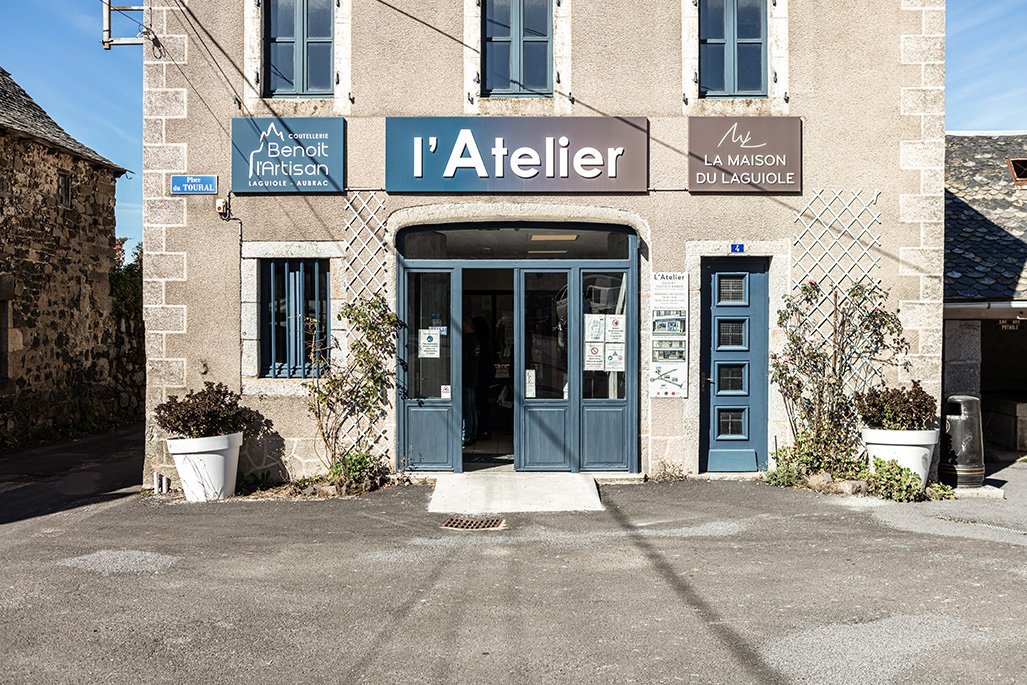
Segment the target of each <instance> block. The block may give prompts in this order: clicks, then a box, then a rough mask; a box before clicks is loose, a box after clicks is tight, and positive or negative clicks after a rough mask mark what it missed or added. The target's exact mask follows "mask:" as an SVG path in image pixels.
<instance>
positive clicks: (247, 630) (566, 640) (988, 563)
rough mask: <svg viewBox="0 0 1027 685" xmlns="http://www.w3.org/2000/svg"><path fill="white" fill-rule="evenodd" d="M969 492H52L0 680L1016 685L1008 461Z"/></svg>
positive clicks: (1016, 587)
mask: <svg viewBox="0 0 1027 685" xmlns="http://www.w3.org/2000/svg"><path fill="white" fill-rule="evenodd" d="M93 468H95V467H93V466H87V467H86V469H87V470H89V469H93ZM15 470H17V469H15ZM22 471H24V469H22ZM66 477H67V476H64V477H62V478H66ZM993 477H996V478H1002V479H1004V480H1006V481H1007V485H1006V488H1007V495H1008V496H1009V499H1007V500H1005V501H984V500H973V501H965V502H940V503H927V504H922V505H895V504H887V503H880V502H878V501H876V500H870V499H856V498H842V497H837V496H824V495H816V494H812V493H809V492H800V491H794V490H784V489H779V488H773V487H770V486H767V485H764V484H762V483H738V482H703V481H694V480H689V481H682V482H673V483H647V484H642V485H623V486H604V487H603V488H602V491H601V495H602V498H603V502H604V504H605V505H606V510H605V511H597V512H577V513H558V514H544V513H532V514H510V515H506V516H505V517H504V518H505V527H504V528H503V529H501V530H494V531H485V532H466V531H454V530H447V529H443V528H441V527H440V526H441V524H442V523H443V522H444V521H445V520H446V518H447V515H444V514H430V513H428V512H427V510H426V509H427V503H428V500H429V498H430V495H431V489H430V486H409V487H395V488H390V489H387V490H384V491H381V492H378V493H373V494H371V495H369V496H367V497H364V498H361V499H351V500H328V501H318V502H282V501H242V500H234V501H227V502H220V503H208V504H186V503H184V502H182V501H180V500H168V499H163V498H153V497H146V496H140V495H132V494H127V493H124V492H123V493H120V494H118V493H112V492H108V493H107V494H108V495H112V496H110V497H106V498H104V497H99V495H101V494H103V493H98V492H93V493H91V494H88V496H82V495H75V497H77V498H78V499H74V498H71V499H69V498H65V499H62V500H61V502H62V503H61V504H60V505H58V506H56V508H54V509H53V511H51V512H50V513H43V510H44V509H45V507H43V506H39V507H37V508H36V509H37V510H38V512H39V513H35V514H33V515H23V516H18V515H11V514H10V513H8V514H7V518H6V519H4V520H5V521H6V522H5V523H3V524H2V525H0V682H3V683H47V684H49V683H140V682H142V683H192V682H216V683H249V684H252V683H271V682H274V683H411V682H418V683H422V682H426V683H447V684H448V683H680V682H685V683H689V682H690V683H787V682H797V683H885V682H896V683H942V682H944V683H952V682H959V683H1013V682H1019V681H1023V680H1025V679H1027V655H1025V650H1024V645H1025V639H1024V637H1023V631H1024V626H1025V625H1027V549H1025V547H1027V515H1024V514H1027V511H1025V510H1024V507H1023V499H1022V498H1023V497H1024V496H1027V492H1025V490H1027V488H1024V486H1025V485H1027V465H1015V466H1010V467H1008V468H1006V469H1005V470H1003V471H1002V472H1000V473H999V474H996V475H995V476H993ZM117 481H118V479H117V478H112V479H111V480H110V481H109V485H111V486H114V485H117V484H118V482H117ZM50 482H51V483H52V484H54V485H56V484H58V483H63V482H64V481H63V480H61V479H58V480H52V481H50ZM3 487H7V486H3ZM29 487H34V486H33V485H31V484H29V485H22V486H20V487H18V488H16V489H13V490H11V489H7V490H6V491H0V502H4V504H2V505H0V509H2V510H4V511H8V512H9V510H10V507H8V506H7V504H6V502H7V501H8V500H7V498H8V497H9V496H10V495H16V494H17V493H19V492H23V491H26V488H29ZM101 489H109V488H101ZM113 495H117V496H116V497H115V496H113ZM51 504H52V503H51Z"/></svg>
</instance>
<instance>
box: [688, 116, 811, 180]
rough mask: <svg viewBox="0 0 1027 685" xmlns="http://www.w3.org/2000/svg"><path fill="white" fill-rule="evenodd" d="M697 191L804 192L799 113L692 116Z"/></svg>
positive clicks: (691, 169) (691, 176) (691, 157)
mask: <svg viewBox="0 0 1027 685" xmlns="http://www.w3.org/2000/svg"><path fill="white" fill-rule="evenodd" d="M688 190H689V192H692V193H765V194H772V193H801V192H802V120H801V119H799V117H690V118H689V120H688Z"/></svg>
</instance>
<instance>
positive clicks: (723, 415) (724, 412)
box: [717, 409, 745, 438]
mask: <svg viewBox="0 0 1027 685" xmlns="http://www.w3.org/2000/svg"><path fill="white" fill-rule="evenodd" d="M717 437H718V438H744V437H745V410H744V409H718V410H717Z"/></svg>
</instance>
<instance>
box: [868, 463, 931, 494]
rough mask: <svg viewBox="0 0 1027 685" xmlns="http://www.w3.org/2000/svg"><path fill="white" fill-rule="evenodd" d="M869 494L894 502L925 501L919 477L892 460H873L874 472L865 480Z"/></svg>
mask: <svg viewBox="0 0 1027 685" xmlns="http://www.w3.org/2000/svg"><path fill="white" fill-rule="evenodd" d="M867 487H868V488H869V490H870V494H872V495H877V496H878V497H881V498H883V499H890V500H894V501H896V502H922V501H924V500H925V499H927V494H926V493H925V492H924V487H923V484H922V483H921V482H920V476H918V475H916V474H915V473H914V472H913V471H911V470H909V469H907V468H906V467H905V466H899V462H897V461H895V460H894V459H889V460H888V461H882V460H881V459H878V458H876V457H875V458H874V472H873V473H871V474H870V475H869V477H868V478H867Z"/></svg>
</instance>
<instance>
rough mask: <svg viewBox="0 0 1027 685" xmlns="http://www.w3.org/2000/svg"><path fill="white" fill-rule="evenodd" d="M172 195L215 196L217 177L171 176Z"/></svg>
mask: <svg viewBox="0 0 1027 685" xmlns="http://www.w3.org/2000/svg"><path fill="white" fill-rule="evenodd" d="M171 194H172V195H217V194H218V177H217V176H172V177H171Z"/></svg>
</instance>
